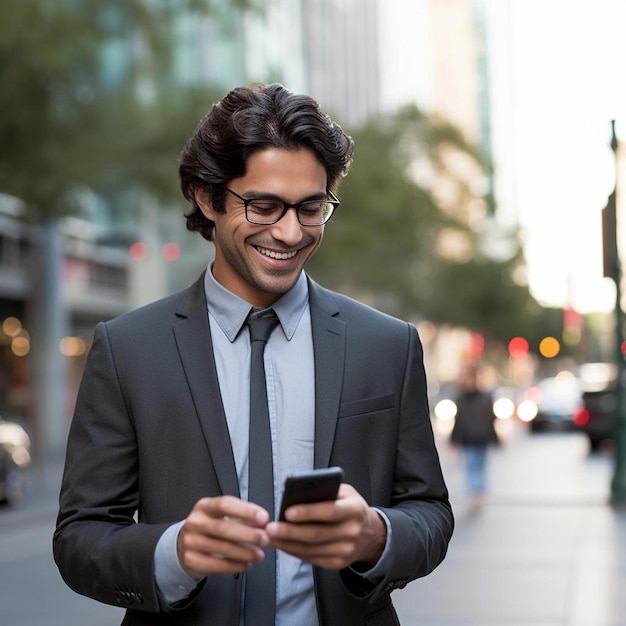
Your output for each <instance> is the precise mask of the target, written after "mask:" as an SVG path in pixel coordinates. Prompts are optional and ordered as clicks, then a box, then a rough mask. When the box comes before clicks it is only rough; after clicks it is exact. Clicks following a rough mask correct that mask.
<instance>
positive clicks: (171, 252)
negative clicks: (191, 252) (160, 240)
mask: <svg viewBox="0 0 626 626" xmlns="http://www.w3.org/2000/svg"><path fill="white" fill-rule="evenodd" d="M161 256H162V257H163V258H164V259H165V260H166V261H176V260H177V259H178V258H179V257H180V246H179V245H178V244H176V243H174V242H172V241H170V242H169V243H166V244H165V245H164V246H163V247H162V248H161Z"/></svg>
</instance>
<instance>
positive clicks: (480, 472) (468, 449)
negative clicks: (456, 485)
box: [463, 445, 487, 495]
mask: <svg viewBox="0 0 626 626" xmlns="http://www.w3.org/2000/svg"><path fill="white" fill-rule="evenodd" d="M463 457H464V459H465V471H466V474H467V485H468V488H469V491H470V493H471V494H472V495H484V493H485V491H486V489H487V446H486V445H467V446H463Z"/></svg>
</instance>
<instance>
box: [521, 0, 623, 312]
mask: <svg viewBox="0 0 626 626" xmlns="http://www.w3.org/2000/svg"><path fill="white" fill-rule="evenodd" d="M513 9H514V11H513V29H514V43H513V45H514V63H515V81H514V103H515V104H514V106H515V111H514V128H515V136H514V137H513V141H514V146H515V152H514V153H515V162H516V163H515V171H516V197H517V211H518V217H519V220H520V223H521V225H522V226H523V227H524V229H525V231H526V246H525V253H526V258H527V261H528V266H529V281H530V286H531V290H532V292H533V294H534V295H535V297H536V298H537V299H538V300H540V301H541V302H542V303H544V304H547V305H552V306H563V305H567V304H571V305H573V306H574V307H575V308H576V309H577V310H579V311H580V312H581V313H588V312H593V311H608V310H612V309H613V308H614V306H615V289H614V286H613V283H612V281H611V280H610V279H604V278H603V277H602V247H601V209H602V208H603V207H604V206H605V205H606V201H607V196H608V195H609V193H610V192H611V191H612V190H613V186H614V181H615V159H614V155H613V152H612V150H611V149H610V139H611V120H612V119H614V120H615V123H616V130H617V135H618V138H619V139H620V141H622V142H624V144H626V81H625V80H624V76H626V67H625V64H626V1H624V0H517V1H514V2H513ZM619 197H621V196H618V198H619ZM620 204H621V206H622V207H623V208H626V206H624V203H623V201H620Z"/></svg>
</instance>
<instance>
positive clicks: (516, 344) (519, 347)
mask: <svg viewBox="0 0 626 626" xmlns="http://www.w3.org/2000/svg"><path fill="white" fill-rule="evenodd" d="M509 354H510V355H511V358H513V359H521V358H523V357H525V356H526V355H527V354H528V341H526V339H524V337H513V339H511V341H509Z"/></svg>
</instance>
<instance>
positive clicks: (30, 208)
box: [0, 0, 262, 452]
mask: <svg viewBox="0 0 626 626" xmlns="http://www.w3.org/2000/svg"><path fill="white" fill-rule="evenodd" d="M260 6H262V2H260V0H237V1H235V2H231V3H224V2H222V1H220V0H156V1H155V0H107V1H106V2H102V0H54V1H51V0H2V2H0V112H1V115H0V148H1V149H0V193H4V194H8V195H11V196H14V197H16V198H19V199H20V200H21V201H22V202H23V206H24V215H25V219H28V220H30V221H32V222H34V223H36V224H38V225H39V232H40V233H41V237H40V244H39V245H38V246H36V247H35V250H34V258H33V262H32V263H31V269H32V279H31V285H32V297H31V300H32V301H31V302H29V305H30V306H29V309H30V310H31V311H32V319H31V321H30V330H31V338H32V342H31V345H32V346H33V349H32V350H31V370H32V372H33V384H32V386H33V388H34V394H33V397H34V400H33V401H34V422H35V424H33V427H34V430H36V431H37V432H38V433H39V435H40V436H39V437H38V442H37V443H38V444H39V443H40V444H41V445H40V446H38V447H39V448H40V450H39V452H42V450H41V448H47V449H48V450H47V451H50V452H58V451H59V448H61V447H62V445H63V442H64V439H65V424H66V421H67V419H66V416H65V415H64V413H65V406H64V398H63V395H62V392H63V390H64V389H65V378H64V377H65V363H64V362H63V359H62V357H61V355H60V353H59V349H58V345H59V340H60V338H61V337H63V335H64V334H66V326H67V312H66V311H64V310H63V306H62V302H61V300H60V295H59V291H60V289H59V287H60V274H61V257H62V253H63V250H62V246H63V242H62V240H61V238H60V234H59V229H58V219H59V218H61V217H63V216H66V215H72V214H78V213H80V211H81V197H82V195H83V194H82V191H83V190H85V189H87V190H91V191H95V192H97V193H99V194H100V195H101V196H103V197H104V198H108V199H109V200H113V201H115V200H116V199H117V200H118V201H119V199H120V197H123V196H124V195H125V194H128V193H129V191H132V190H133V189H137V188H140V189H149V192H150V198H151V200H153V201H155V204H156V205H159V204H166V203H167V202H168V201H169V199H171V198H173V197H176V198H178V197H179V196H178V194H179V192H178V190H177V183H176V177H175V175H173V173H175V166H176V162H175V155H176V154H177V153H178V151H179V150H180V148H181V146H182V145H183V143H184V141H185V139H186V137H187V136H188V135H189V133H190V131H191V129H192V125H193V124H194V123H195V121H196V120H198V119H199V118H200V117H201V115H203V114H204V113H205V112H206V109H207V108H208V104H209V103H210V102H212V101H214V100H213V95H214V94H213V93H212V92H211V91H210V90H209V89H208V88H196V89H192V88H189V87H187V88H185V87H184V86H181V85H180V84H178V83H177V82H176V80H175V79H174V77H173V74H172V71H171V66H172V50H173V45H174V43H175V39H174V35H173V33H172V31H171V24H172V19H171V18H172V16H173V15H174V12H180V11H181V10H185V9H186V10H188V11H191V12H195V13H197V14H198V15H202V16H215V19H222V17H223V16H222V14H221V11H222V10H227V9H228V10H232V9H233V7H236V8H238V9H241V10H244V9H249V8H258V7H260ZM120 49H122V50H124V49H125V50H126V51H127V52H128V54H127V55H126V56H127V58H126V59H124V60H122V61H123V62H122V63H121V64H118V66H119V69H120V71H118V73H117V74H116V75H115V76H111V75H110V74H109V73H108V70H109V69H110V67H111V65H114V64H112V63H110V62H107V61H110V58H109V55H111V54H114V53H115V51H119V50H120ZM126 197H129V196H128V195H127V196H126ZM125 210H128V211H132V210H133V209H132V207H129V208H128V209H126V207H125Z"/></svg>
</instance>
